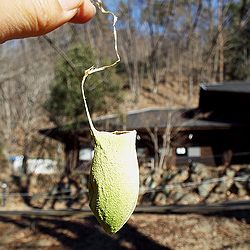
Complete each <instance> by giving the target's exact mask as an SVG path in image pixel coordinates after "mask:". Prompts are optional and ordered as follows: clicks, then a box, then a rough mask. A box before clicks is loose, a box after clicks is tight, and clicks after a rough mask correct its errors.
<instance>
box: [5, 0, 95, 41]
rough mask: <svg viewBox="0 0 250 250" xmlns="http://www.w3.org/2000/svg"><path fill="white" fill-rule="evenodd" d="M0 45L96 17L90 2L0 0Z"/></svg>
mask: <svg viewBox="0 0 250 250" xmlns="http://www.w3.org/2000/svg"><path fill="white" fill-rule="evenodd" d="M0 10H1V16H0V43H3V42H5V41H7V40H11V39H15V38H24V37H33V36H39V35H43V34H46V33H48V32H50V31H52V30H54V29H56V28H58V27H59V26H61V25H63V24H64V23H66V22H73V23H85V22H87V21H89V20H90V19H91V18H92V17H93V16H94V15H95V11H96V10H95V7H94V5H93V4H92V3H91V2H90V0H0Z"/></svg>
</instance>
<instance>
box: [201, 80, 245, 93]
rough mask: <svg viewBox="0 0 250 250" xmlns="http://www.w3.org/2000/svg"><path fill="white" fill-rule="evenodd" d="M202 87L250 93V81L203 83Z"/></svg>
mask: <svg viewBox="0 0 250 250" xmlns="http://www.w3.org/2000/svg"><path fill="white" fill-rule="evenodd" d="M200 87H201V89H203V90H204V91H216V92H231V93H250V81H249V82H242V81H233V82H225V83H216V84H204V83H203V84H201V85H200Z"/></svg>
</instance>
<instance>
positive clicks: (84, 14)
mask: <svg viewBox="0 0 250 250" xmlns="http://www.w3.org/2000/svg"><path fill="white" fill-rule="evenodd" d="M95 13H96V8H95V6H94V5H93V4H92V3H91V1H90V0H85V1H84V2H83V4H82V5H81V7H80V8H79V9H78V12H77V14H76V15H75V16H74V17H73V18H72V19H71V20H70V22H72V23H86V22H88V21H89V20H90V19H92V18H93V17H94V15H95Z"/></svg>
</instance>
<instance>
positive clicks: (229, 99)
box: [40, 82, 250, 142]
mask: <svg viewBox="0 0 250 250" xmlns="http://www.w3.org/2000/svg"><path fill="white" fill-rule="evenodd" d="M249 107H250V82H230V83H223V84H214V85H207V84H202V85H201V86H200V102H199V107H198V108H197V109H168V108H149V109H141V110H135V111H130V112H128V113H126V114H120V115H105V116H101V117H98V118H96V119H94V120H93V123H94V125H95V127H96V128H97V129H98V130H105V131H115V130H134V129H136V130H137V131H138V132H139V133H143V132H145V131H147V130H148V129H154V128H158V130H159V132H161V131H165V128H166V127H167V126H169V125H170V126H171V127H172V128H178V130H183V131H185V130H203V131H206V130H222V129H231V128H239V127H242V128H249V127H250V113H249ZM40 133H42V134H44V135H46V136H48V137H52V138H54V139H56V140H59V141H62V142H65V141H72V136H74V135H75V134H77V136H79V137H81V138H82V140H83V141H89V137H90V131H89V125H88V122H86V121H84V122H82V123H80V124H79V123H78V124H70V125H66V126H61V127H56V128H51V129H45V130H41V131H40Z"/></svg>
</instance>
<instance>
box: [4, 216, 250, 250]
mask: <svg viewBox="0 0 250 250" xmlns="http://www.w3.org/2000/svg"><path fill="white" fill-rule="evenodd" d="M248 216H249V211H246V212H245V214H244V213H240V212H238V213H236V214H235V215H233V214H231V215H230V214H227V216H221V215H220V216H219V215H217V216H216V215H213V216H203V215H196V214H188V215H173V214H172V215H153V214H147V215H146V214H136V215H133V216H132V217H131V218H130V220H129V222H128V223H127V224H126V225H125V226H124V227H123V229H122V230H121V231H120V232H118V233H117V234H116V235H112V236H111V235H108V234H106V233H105V232H104V231H103V230H102V229H101V227H100V226H99V225H98V223H97V222H96V220H95V218H94V217H92V216H86V217H84V218H77V217H74V218H63V219H61V218H47V219H46V218H43V219H41V218H40V219H31V218H24V217H23V218H20V217H12V218H5V217H1V218H0V232H1V235H0V250H6V249H7V250H8V249H10V250H12V249H46V250H52V249H53V250H57V249H66V250H67V249H69V250H70V249H93V250H94V249H96V250H98V249H102V250H103V249H104V250H105V249H109V250H110V249H112V250H113V249H117V250H119V249H124V250H125V249H131V250H132V249H134V250H135V249H143V250H147V249H148V250H154V249H155V250H157V249H159V250H163V249H166V250H167V249H192V250H195V249H240V250H242V249H243V250H244V249H246V250H247V249H250V220H249V217H248Z"/></svg>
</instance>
